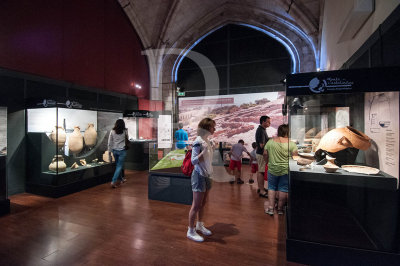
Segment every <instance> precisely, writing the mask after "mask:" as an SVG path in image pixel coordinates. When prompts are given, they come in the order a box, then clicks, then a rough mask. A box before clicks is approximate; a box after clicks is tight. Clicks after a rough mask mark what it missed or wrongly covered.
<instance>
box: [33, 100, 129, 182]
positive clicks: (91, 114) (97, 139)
mask: <svg viewBox="0 0 400 266" xmlns="http://www.w3.org/2000/svg"><path fill="white" fill-rule="evenodd" d="M121 117H122V114H121V113H112V112H99V111H92V110H81V109H68V108H58V107H55V108H36V109H28V110H27V136H28V144H29V145H28V147H29V149H28V153H29V157H30V160H31V162H29V165H30V166H29V167H30V169H35V170H36V171H34V172H37V173H38V176H40V174H42V173H45V174H50V175H57V174H61V173H63V174H65V173H68V172H76V171H80V170H84V169H88V168H92V167H98V166H102V165H106V164H109V163H110V161H109V158H108V153H107V152H106V150H107V143H108V135H109V132H110V130H111V129H112V127H113V125H114V123H115V121H116V119H118V118H121Z"/></svg>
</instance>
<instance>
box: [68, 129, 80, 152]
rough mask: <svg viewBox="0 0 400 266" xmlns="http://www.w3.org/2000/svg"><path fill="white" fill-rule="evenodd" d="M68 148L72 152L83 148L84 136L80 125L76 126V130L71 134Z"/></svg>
mask: <svg viewBox="0 0 400 266" xmlns="http://www.w3.org/2000/svg"><path fill="white" fill-rule="evenodd" d="M68 148H69V151H70V152H72V153H75V154H76V153H80V152H81V150H82V149H83V136H82V134H81V131H80V128H79V127H78V126H75V127H74V132H72V133H71V135H69V139H68Z"/></svg>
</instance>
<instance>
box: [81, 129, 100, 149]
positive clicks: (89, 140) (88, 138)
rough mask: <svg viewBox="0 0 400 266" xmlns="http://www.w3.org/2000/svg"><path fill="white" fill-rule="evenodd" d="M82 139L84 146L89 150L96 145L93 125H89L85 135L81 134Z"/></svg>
mask: <svg viewBox="0 0 400 266" xmlns="http://www.w3.org/2000/svg"><path fill="white" fill-rule="evenodd" d="M83 139H84V140H85V145H86V146H87V147H89V148H91V147H93V146H94V145H95V144H96V139H97V132H96V130H95V129H94V124H93V123H89V124H88V127H87V129H86V130H85V133H84V134H83Z"/></svg>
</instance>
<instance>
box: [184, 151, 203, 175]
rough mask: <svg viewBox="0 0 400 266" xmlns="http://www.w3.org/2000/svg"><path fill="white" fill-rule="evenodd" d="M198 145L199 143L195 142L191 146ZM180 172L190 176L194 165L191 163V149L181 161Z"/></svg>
mask: <svg viewBox="0 0 400 266" xmlns="http://www.w3.org/2000/svg"><path fill="white" fill-rule="evenodd" d="M196 146H200V144H195V145H194V146H193V147H196ZM181 169H182V173H183V174H184V175H186V176H191V175H192V172H193V169H194V165H193V164H192V150H188V151H187V152H186V155H185V159H183V163H182V166H181Z"/></svg>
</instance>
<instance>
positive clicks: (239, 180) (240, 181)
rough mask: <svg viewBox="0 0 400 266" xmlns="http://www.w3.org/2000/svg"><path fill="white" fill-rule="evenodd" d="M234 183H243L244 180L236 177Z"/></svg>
mask: <svg viewBox="0 0 400 266" xmlns="http://www.w3.org/2000/svg"><path fill="white" fill-rule="evenodd" d="M236 183H238V184H243V183H244V182H243V180H242V179H240V178H238V180H237V181H236Z"/></svg>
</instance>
